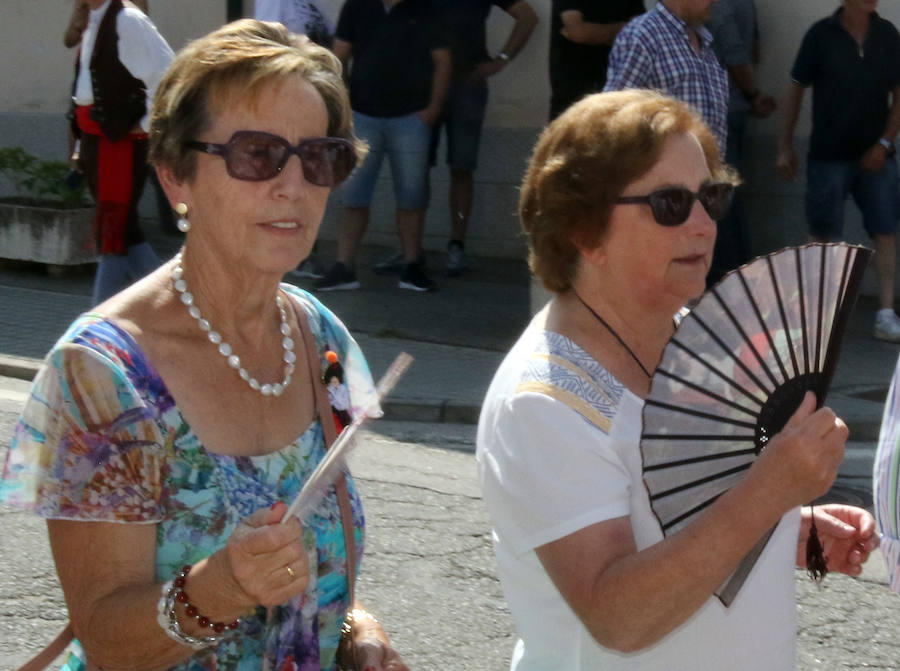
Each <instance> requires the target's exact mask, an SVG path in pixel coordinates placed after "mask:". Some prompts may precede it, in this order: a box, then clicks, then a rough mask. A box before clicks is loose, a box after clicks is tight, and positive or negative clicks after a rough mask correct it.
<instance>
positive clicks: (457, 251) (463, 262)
mask: <svg viewBox="0 0 900 671" xmlns="http://www.w3.org/2000/svg"><path fill="white" fill-rule="evenodd" d="M468 269H469V259H468V258H466V253H465V252H464V251H463V246H462V245H461V244H459V243H458V242H453V241H451V242H448V243H447V268H446V271H447V277H458V276H459V275H462V274H463V273H464V272H465V271H467V270H468Z"/></svg>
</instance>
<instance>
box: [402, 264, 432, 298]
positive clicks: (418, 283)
mask: <svg viewBox="0 0 900 671" xmlns="http://www.w3.org/2000/svg"><path fill="white" fill-rule="evenodd" d="M397 286H398V287H400V288H401V289H409V290H410V291H434V289H435V285H434V282H432V281H431V280H430V279H429V277H428V275H426V274H425V273H424V272H422V267H421V266H420V265H419V264H418V263H407V264H406V265H405V266H403V272H401V273H400V282H399V283H398V284H397Z"/></svg>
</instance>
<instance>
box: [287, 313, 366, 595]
mask: <svg viewBox="0 0 900 671" xmlns="http://www.w3.org/2000/svg"><path fill="white" fill-rule="evenodd" d="M291 305H293V306H294V314H296V315H297V326H298V328H299V329H300V335H301V336H302V337H303V344H304V345H305V346H306V362H307V367H308V368H309V377H310V383H311V384H312V388H313V392H314V393H315V396H316V410H317V412H318V414H319V421H320V422H321V423H322V432H323V433H324V434H325V447H326V449H327V448H329V447H331V445H332V444H333V443H334V441H335V439H336V438H337V430H336V429H335V427H334V419H333V418H332V417H333V414H332V411H331V402H330V401H329V400H328V393H327V392H326V391H325V385H324V384H323V383H322V370H321V368H322V364H321V360H320V359H319V353H318V351H317V350H316V339H315V337H314V336H313V334H312V333H311V332H310V329H309V322H308V321H307V319H306V314H305V313H304V312H303V310H302V309H301V308H300V307H299V306H298V305H297V301H296V300H295V299H294V298H293V297H291ZM334 488H335V490H336V491H337V502H338V509H339V510H340V512H341V526H342V527H343V529H344V547H345V548H346V550H347V591H348V593H349V595H350V607H351V608H353V604H355V603H356V599H355V596H354V587H355V585H356V537H355V536H354V533H353V531H354V530H353V508H352V507H351V505H350V492H348V491H347V480H346V479H345V478H344V476H343V474H341V475H339V476H338V477H337V478H336V479H335V481H334Z"/></svg>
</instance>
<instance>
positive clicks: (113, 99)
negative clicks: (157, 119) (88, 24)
mask: <svg viewBox="0 0 900 671" xmlns="http://www.w3.org/2000/svg"><path fill="white" fill-rule="evenodd" d="M122 9H123V4H122V0H111V2H110V4H109V7H107V8H106V14H104V16H103V18H102V19H101V20H100V25H99V27H98V28H97V36H96V39H95V40H94V53H93V54H92V55H91V62H90V66H89V69H90V73H91V86H92V87H93V93H94V106H93V109H92V110H91V118H92V119H93V120H94V121H96V122H97V123H98V124H99V125H100V128H101V129H102V130H103V134H104V135H106V137H107V138H108V139H109V140H110V141H112V142H118V141H119V140H121V139H122V138H124V137H125V136H126V135H128V133H129V132H130V131H131V129H132V128H134V127H135V126H136V125H137V123H138V121H140V120H141V117H143V116H144V114H146V112H147V87H146V86H144V82H142V81H141V80H140V79H137V78H135V77H134V76H132V74H131V73H130V72H128V68H126V67H125V66H124V65H122V62H121V61H120V60H119V52H118V44H119V35H118V33H116V17H117V16H118V14H119V12H121V11H122ZM81 55H82V54H81V52H80V51H79V54H78V58H77V59H76V60H75V81H73V82H72V93H73V95H74V93H75V85H76V84H77V81H78V70H79V68H80V66H81Z"/></svg>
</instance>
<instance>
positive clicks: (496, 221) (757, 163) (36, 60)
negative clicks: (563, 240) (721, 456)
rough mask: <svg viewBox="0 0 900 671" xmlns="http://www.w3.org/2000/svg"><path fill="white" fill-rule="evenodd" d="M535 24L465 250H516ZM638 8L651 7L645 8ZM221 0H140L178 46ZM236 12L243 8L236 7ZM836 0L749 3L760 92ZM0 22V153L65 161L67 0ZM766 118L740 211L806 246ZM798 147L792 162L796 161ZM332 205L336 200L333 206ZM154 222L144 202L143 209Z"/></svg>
mask: <svg viewBox="0 0 900 671" xmlns="http://www.w3.org/2000/svg"><path fill="white" fill-rule="evenodd" d="M531 2H532V5H533V6H534V8H535V10H536V11H537V13H538V15H539V18H540V24H539V25H538V27H537V29H536V31H535V34H534V36H533V37H532V40H531V42H530V43H529V44H528V45H527V47H526V49H525V51H524V52H523V53H522V54H520V55H519V57H518V58H516V59H515V61H513V62H512V63H511V64H510V66H509V67H507V68H506V69H505V70H504V71H503V72H501V73H500V74H499V75H498V76H497V77H495V78H494V79H493V80H492V82H491V100H490V105H489V109H488V117H487V122H486V127H485V132H484V137H483V143H482V150H481V164H480V166H479V170H478V172H477V174H476V181H477V186H476V202H475V210H474V213H473V218H472V223H471V228H470V238H469V250H470V252H471V253H473V254H476V255H477V254H486V255H498V256H505V257H516V256H520V255H522V254H523V250H524V244H523V242H522V239H521V236H520V234H519V228H518V223H517V220H516V199H517V186H518V182H519V180H520V178H521V176H522V174H523V172H524V167H525V162H526V160H527V158H528V154H529V151H530V148H531V146H532V145H533V143H534V141H535V139H536V137H537V135H538V133H539V132H540V129H541V127H542V125H543V124H544V122H545V120H546V114H547V106H548V100H549V85H548V81H547V47H548V42H549V26H550V17H549V14H550V2H549V0H531ZM646 2H647V4H648V6H649V5H652V4H654V0H646ZM341 4H342V0H322V5H323V8H324V9H325V10H326V12H328V13H329V14H330V15H331V16H332V17H336V16H337V14H338V11H339V9H340V5H341ZM225 6H226V2H225V0H150V7H151V17H152V18H153V20H154V21H155V22H156V24H157V26H158V27H159V28H160V31H161V32H162V33H163V35H165V37H166V38H167V39H168V40H169V42H170V43H171V44H172V46H173V48H176V49H177V48H179V47H180V46H182V45H183V44H184V43H185V42H186V41H187V40H189V39H191V38H192V37H196V36H199V35H202V34H204V33H205V32H207V31H209V30H210V29H212V28H214V27H216V26H217V25H219V24H220V23H222V22H223V21H224V20H225ZM244 6H245V13H247V14H250V13H251V11H252V0H245V2H244ZM837 6H838V2H837V0H806V1H805V2H783V0H757V7H758V11H759V19H760V29H761V34H762V62H761V63H760V69H759V70H760V82H761V86H762V88H763V89H764V90H766V91H768V92H771V93H773V94H776V95H778V96H779V97H780V96H781V94H783V92H784V90H785V88H786V86H787V83H788V72H789V70H790V67H791V64H792V62H793V58H794V54H795V53H796V49H797V47H798V46H799V43H800V39H801V38H802V36H803V33H804V32H805V31H806V29H807V28H808V27H809V25H810V24H812V23H813V21H815V20H816V19H818V18H820V17H822V16H825V15H826V14H828V13H830V12H832V11H833V10H834V9H835V8H836V7H837ZM4 7H5V9H6V12H5V16H4V19H5V20H4V21H3V22H2V23H0V44H2V45H3V50H4V56H5V57H4V58H0V84H2V90H3V93H4V95H3V96H2V99H0V146H6V145H22V146H24V147H26V148H27V149H29V150H30V151H32V152H35V153H37V154H39V155H42V156H46V157H62V156H64V153H65V146H66V144H65V124H64V121H63V113H64V111H65V109H66V105H67V99H68V92H69V86H70V83H71V63H72V58H73V53H72V52H71V51H67V50H66V49H65V48H64V47H63V46H62V40H61V35H62V32H63V29H64V27H65V25H66V21H67V20H68V16H69V11H70V8H71V0H4ZM880 11H881V15H882V16H884V17H885V18H888V19H890V20H891V21H894V22H895V23H896V24H898V25H900V3H896V2H882V3H881V6H880ZM510 26H511V21H510V19H509V17H508V16H507V15H506V14H505V13H503V12H502V11H499V10H495V11H494V12H492V14H491V18H490V23H489V49H490V50H491V52H492V53H493V52H496V51H498V50H499V48H500V46H501V45H502V43H503V41H504V39H505V36H506V34H507V32H508V30H509V28H510ZM808 103H809V100H807V105H806V108H805V109H804V112H803V114H802V117H801V124H800V127H799V129H798V137H799V139H800V142H801V143H803V142H805V136H806V134H807V133H808V123H809V122H808V119H809V106H808ZM776 127H777V123H776V120H775V119H774V118H773V119H769V120H765V121H754V122H752V123H751V125H750V129H749V133H750V141H749V142H748V145H749V149H748V153H749V155H748V161H747V165H746V167H745V171H744V176H745V180H746V182H747V193H748V209H749V214H750V218H751V221H752V223H753V226H754V243H755V246H756V250H755V251H757V252H765V251H769V250H771V249H774V248H777V247H781V246H783V245H785V244H791V243H796V242H802V241H804V240H805V239H806V226H805V223H804V220H803V212H802V193H803V186H802V184H800V183H798V184H786V183H784V182H782V181H780V180H779V179H778V178H777V177H775V175H774V171H773V168H772V166H773V165H774V160H775V133H776ZM802 149H803V148H802V147H800V150H801V154H800V155H801V156H802ZM383 173H384V174H383V176H382V179H381V180H380V182H379V186H378V191H377V192H376V200H375V203H374V204H373V216H372V225H371V231H370V234H369V238H368V239H369V240H370V241H371V242H378V243H383V244H388V245H390V244H394V243H395V236H394V233H393V228H394V224H393V210H394V208H393V195H392V193H391V184H390V178H389V170H388V169H387V167H386V166H385V167H384V169H383ZM447 181H448V175H447V172H446V169H445V168H444V167H443V166H440V167H439V168H438V169H436V170H435V171H434V172H433V175H432V186H433V194H434V195H433V199H432V207H431V210H430V212H429V219H428V226H427V238H426V246H427V247H429V248H431V249H442V248H443V247H444V245H445V244H446V236H447V231H448V221H449V218H448V216H447V212H446V209H447V208H446V187H447ZM333 200H336V199H333ZM337 209H338V208H337V207H336V206H335V204H333V205H332V207H331V208H330V209H329V212H328V214H327V216H326V222H325V224H324V225H323V229H322V235H323V236H324V237H326V238H331V237H333V236H334V230H335V224H336V221H335V220H336V215H337ZM848 212H849V213H851V214H850V216H849V217H848V225H847V234H848V237H849V238H850V239H853V240H854V241H864V239H865V236H864V233H863V231H862V229H861V226H860V224H859V220H858V216H857V215H856V213H855V208H853V207H852V206H851V205H849V204H848ZM145 214H148V215H150V216H152V214H153V205H152V202H150V201H149V200H148V201H147V203H146V207H145Z"/></svg>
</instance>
